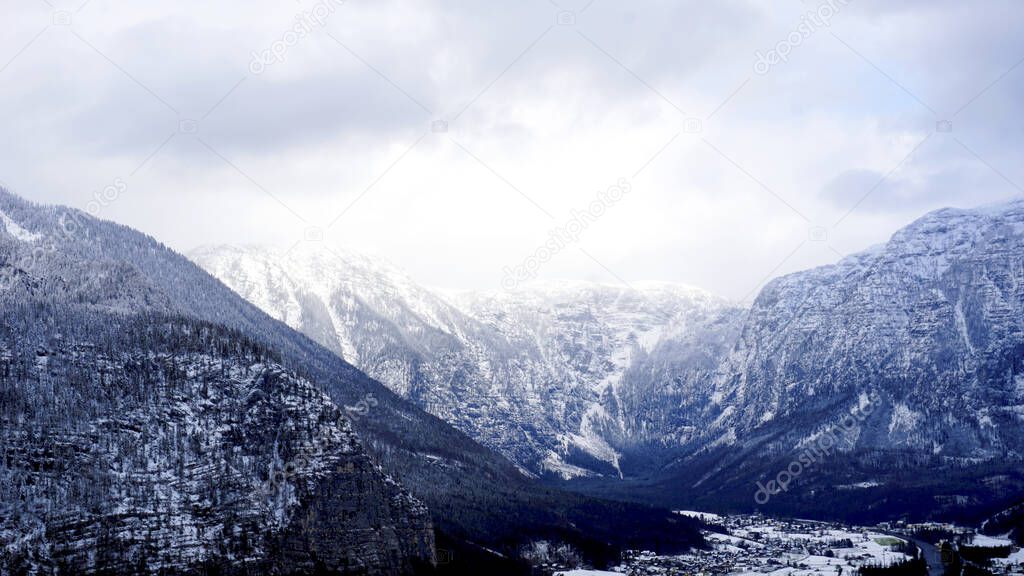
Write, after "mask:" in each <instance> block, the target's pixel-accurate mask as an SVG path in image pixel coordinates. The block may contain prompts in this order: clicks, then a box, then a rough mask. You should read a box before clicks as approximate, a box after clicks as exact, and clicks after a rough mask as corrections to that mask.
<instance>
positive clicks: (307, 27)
mask: <svg viewBox="0 0 1024 576" xmlns="http://www.w3.org/2000/svg"><path fill="white" fill-rule="evenodd" d="M344 3H345V0H321V1H320V2H318V3H317V4H316V6H313V9H312V10H310V11H309V12H306V13H299V14H297V15H296V16H295V24H294V25H292V27H291V28H289V29H288V30H286V31H285V32H284V34H282V35H281V37H280V38H279V39H277V40H275V41H274V42H272V43H271V44H270V47H269V48H265V49H263V50H262V51H260V52H256V51H255V50H254V51H253V52H252V53H251V56H252V60H251V61H249V72H252V73H253V74H257V75H259V74H263V72H264V71H266V69H267V68H268V67H269V66H272V65H274V64H280V63H281V62H284V60H285V58H284V56H285V54H286V53H287V52H288V49H289V48H291V47H292V46H295V45H296V44H298V43H299V40H302V39H303V38H305V37H306V36H309V35H310V34H312V33H313V31H314V30H316V29H317V28H323V26H324V24H325V23H326V22H327V19H328V18H329V17H330V16H331V15H332V14H334V12H335V11H337V9H338V8H339V7H340V6H341V5H342V4H344Z"/></svg>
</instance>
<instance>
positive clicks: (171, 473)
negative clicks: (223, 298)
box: [0, 302, 435, 574]
mask: <svg viewBox="0 0 1024 576" xmlns="http://www.w3.org/2000/svg"><path fill="white" fill-rule="evenodd" d="M3 313H4V317H5V323H4V324H3V327H2V329H0V348H2V349H3V350H4V354H3V355H2V357H0V389H2V390H3V393H2V402H0V405H2V407H3V417H2V420H0V422H2V426H0V436H2V438H3V454H4V458H3V464H2V465H0V549H2V550H3V552H4V554H3V555H2V557H0V572H3V573H12V574H15V573H37V572H36V571H38V573H42V574H51V573H52V574H58V573H59V574H63V573H76V574H110V573H118V574H147V573H171V574H173V573H200V572H203V571H208V570H211V569H212V568H213V567H215V566H216V567H218V568H219V569H220V571H221V572H223V573H239V574H240V573H245V572H246V571H248V572H252V571H258V572H261V573H272V572H274V573H295V572H312V571H314V570H316V569H317V568H318V567H319V568H321V569H330V570H339V569H350V568H353V567H359V569H361V570H363V571H365V572H366V573H371V574H404V573H409V572H410V571H412V570H413V569H414V568H415V567H416V566H417V563H419V565H422V566H426V565H429V564H432V563H434V561H435V555H434V533H433V527H432V525H431V521H430V513H429V511H428V510H427V508H426V507H425V506H424V505H423V504H422V503H420V502H419V501H418V500H416V499H415V498H414V497H412V496H411V495H410V494H409V493H408V492H407V491H405V490H404V489H402V488H401V487H400V486H399V485H398V484H397V483H396V482H395V481H394V480H392V479H391V478H390V477H388V476H386V475H385V474H384V473H383V471H382V470H381V469H380V468H379V467H378V466H376V465H374V464H373V462H372V461H371V460H370V458H369V457H368V456H367V454H366V452H365V450H364V449H363V446H362V444H361V442H360V440H359V438H358V437H357V436H356V434H355V433H354V432H353V431H352V429H351V426H350V425H349V420H348V417H347V416H346V415H345V414H344V413H343V412H342V410H340V409H339V408H338V407H337V406H335V404H334V403H333V402H331V400H330V398H328V397H327V396H326V395H325V394H324V393H323V392H322V391H320V390H318V389H317V388H316V387H315V386H314V385H313V384H312V383H311V382H309V381H307V380H305V379H304V378H301V377H299V376H296V375H295V374H293V373H291V372H289V371H288V370H286V369H284V368H283V367H281V366H280V365H279V364H277V362H276V360H275V359H274V358H273V354H272V353H271V352H270V351H268V350H266V349H263V348H261V347H260V346H259V345H256V344H255V343H253V342H252V341H249V340H247V339H245V338H244V337H243V336H241V335H239V334H237V333H234V332H232V331H229V330H226V329H222V328H218V327H216V326H212V325H204V324H202V323H197V322H194V321H189V320H185V319H182V318H174V317H164V316H160V315H144V316H134V315H131V316H129V315H122V314H110V313H107V312H105V311H97V310H95V309H94V310H83V309H81V308H79V307H77V306H71V307H67V306H62V305H59V304H53V303H50V304H45V303H41V302H36V303H33V304H31V305H28V306H22V307H18V308H15V307H10V306H4V307H3ZM39 323H42V324H45V325H47V326H48V327H49V328H51V329H56V330H59V335H58V333H53V332H50V333H48V334H43V333H42V332H41V331H39V330H38V329H37V328H35V327H34V325H36V324H39Z"/></svg>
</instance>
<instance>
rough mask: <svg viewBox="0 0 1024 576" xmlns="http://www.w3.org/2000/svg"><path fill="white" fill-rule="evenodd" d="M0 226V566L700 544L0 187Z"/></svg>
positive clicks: (689, 527) (592, 551)
mask: <svg viewBox="0 0 1024 576" xmlns="http://www.w3.org/2000/svg"><path fill="white" fill-rule="evenodd" d="M0 214H2V218H0V220H2V228H0V305H2V306H3V316H2V318H3V332H2V334H3V335H4V338H5V339H4V340H3V341H2V343H0V346H2V347H0V360H2V361H0V373H2V374H3V379H2V380H0V399H2V400H3V412H2V413H0V418H2V419H0V423H2V427H0V436H2V437H3V438H4V441H5V458H4V459H3V461H2V464H3V474H2V478H3V486H4V494H5V498H4V501H3V502H4V506H3V508H2V509H0V539H2V540H0V544H2V549H3V553H4V555H3V561H4V562H5V567H11V569H14V567H17V568H19V569H21V568H25V567H29V568H30V569H31V570H39V571H41V572H42V573H56V572H59V571H60V570H61V569H62V568H61V567H62V566H66V565H68V564H73V565H76V566H80V567H81V569H82V570H87V571H94V572H97V573H102V572H110V571H115V572H118V573H149V572H152V571H154V570H156V569H157V568H155V567H157V566H160V567H162V569H163V570H164V571H165V572H167V573H181V572H186V573H187V572H192V571H197V570H204V571H209V570H214V571H219V572H226V573H235V572H246V571H248V572H250V573H251V572H252V571H254V570H255V571H259V572H263V571H270V572H276V573H298V572H303V571H312V570H320V569H321V568H323V569H327V570H336V571H340V572H341V573H361V574H363V573H365V574H398V573H411V572H413V571H422V572H424V573H433V572H435V571H440V572H441V573H463V572H464V571H465V570H472V569H473V567H475V566H489V567H490V568H491V569H492V571H493V572H494V573H496V574H502V573H515V574H518V573H523V572H524V571H526V572H528V571H529V566H528V565H526V564H524V563H523V562H522V561H521V560H519V559H518V554H519V551H520V550H521V549H522V548H524V547H527V546H529V545H531V544H532V543H533V542H536V541H550V542H556V543H565V544H568V545H570V546H572V547H573V548H574V549H575V550H577V551H578V552H579V553H580V554H581V556H582V557H584V558H586V559H587V561H589V562H592V563H594V564H601V563H602V562H610V561H614V560H615V559H617V551H618V550H620V549H622V548H624V547H626V546H627V545H644V546H656V547H658V548H660V549H664V550H666V551H670V550H682V549H686V548H688V547H690V546H694V545H700V543H701V537H700V534H699V533H698V532H697V530H696V528H695V526H696V523H695V522H692V521H689V520H687V519H683V518H680V517H678V516H676V515H673V514H670V513H669V512H667V511H665V510H658V509H652V508H649V507H646V506H638V505H631V504H622V503H616V502H607V501H603V500H599V499H594V498H589V497H585V496H580V495H576V494H571V493H565V492H562V491H559V490H554V489H551V488H548V487H545V486H541V485H540V484H538V483H537V482H535V481H533V480H531V479H530V478H528V477H526V476H524V475H523V474H521V473H520V471H519V469H517V467H516V466H515V465H513V464H512V463H511V462H509V461H508V460H506V459H505V458H503V457H501V456H500V455H498V454H496V453H494V452H492V451H490V450H488V449H487V448H485V447H483V446H481V445H480V444H478V443H476V442H474V441H473V440H471V439H470V438H468V437H467V436H465V435H464V434H462V433H460V432H458V431H456V430H455V429H453V428H451V427H450V426H448V425H447V424H445V423H444V422H443V421H441V420H439V419H437V418H435V417H433V416H431V415H429V414H427V413H425V412H424V411H422V410H421V409H419V408H417V407H416V406H415V405H413V404H411V403H409V402H408V401H406V400H403V399H402V398H400V397H399V396H397V395H395V394H394V393H392V392H391V391H390V390H389V389H388V388H386V387H385V386H383V385H381V384H380V383H378V382H377V381H375V380H373V379H371V378H369V377H367V376H366V375H365V374H363V373H362V372H361V371H359V370H358V369H356V368H355V367H353V366H351V365H350V364H348V363H346V362H344V361H343V360H342V359H341V358H340V357H339V356H338V355H337V354H335V353H333V352H331V351H330V350H328V349H326V348H323V347H322V346H320V345H318V344H316V343H315V342H314V341H312V340H310V339H309V338H307V337H305V336H303V335H301V334H299V333H297V332H295V331H293V330H292V329H290V328H289V327H288V326H286V325H285V324H284V323H281V322H278V321H276V320H274V319H272V318H270V317H269V316H267V315H266V314H265V313H263V312H262V311H260V310H259V309H258V308H256V307H255V306H253V305H252V304H250V303H248V302H246V301H245V300H243V299H242V298H240V297H239V296H238V295H236V294H235V293H234V292H232V291H231V290H230V289H228V288H227V287H225V286H224V285H223V284H221V283H220V282H218V281H217V280H216V279H214V278H213V277H211V276H210V275H208V274H207V273H205V272H203V271H202V270H201V269H200V268H198V267H197V266H195V265H194V264H193V263H192V262H190V261H189V260H187V259H186V258H184V257H183V256H181V255H179V254H177V253H175V252H173V251H172V250H170V249H168V248H167V247H165V246H163V245H161V244H160V243H158V242H157V241H155V240H153V239H152V238H149V237H147V236H145V235H143V234H141V233H139V232H136V231H134V230H132V229H130V228H127V227H125V226H120V225H117V224H113V223H110V222H104V221H101V220H98V219H95V218H92V217H90V216H88V215H86V214H84V213H82V212H78V211H75V210H71V209H65V208H61V207H48V206H39V205H35V204H32V203H30V202H26V201H24V200H22V199H20V198H18V197H16V196H14V195H12V194H9V193H7V192H6V191H0ZM268 482H269V484H268ZM623 526H628V527H629V528H628V529H626V530H623V529H622V527H623ZM76 543H78V544H76ZM85 554H92V556H89V557H85V556H83V555H85ZM97 554H100V555H99V556H97ZM467 563H469V564H467Z"/></svg>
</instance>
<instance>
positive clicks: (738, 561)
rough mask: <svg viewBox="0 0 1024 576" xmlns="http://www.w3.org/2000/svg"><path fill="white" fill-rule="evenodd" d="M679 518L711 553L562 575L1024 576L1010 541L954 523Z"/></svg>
mask: <svg viewBox="0 0 1024 576" xmlns="http://www.w3.org/2000/svg"><path fill="white" fill-rule="evenodd" d="M679 514H682V515H686V516H691V517H695V518H698V519H700V520H701V521H702V522H704V523H705V525H706V528H705V530H704V537H705V539H706V540H707V543H708V549H705V550H695V551H693V552H690V553H688V554H682V555H678V556H658V555H656V554H654V553H653V552H648V551H631V552H629V553H627V554H626V555H625V557H624V558H623V562H622V564H621V565H619V566H616V567H614V568H611V569H609V570H608V571H598V570H581V569H576V570H568V571H562V572H558V571H556V572H554V573H555V574H564V575H565V576H605V575H607V576H613V575H615V576H622V575H626V576H649V575H651V576H677V575H678V576H683V575H698V574H699V575H743V576H754V575H771V576H812V575H828V576H856V575H863V576H881V575H886V574H893V575H895V574H921V575H926V576H939V575H944V574H1024V550H1022V549H1021V548H1020V547H1018V546H1016V545H1015V544H1014V543H1013V542H1012V541H1011V540H1010V539H1009V538H1005V537H993V536H986V535H982V534H976V533H975V531H974V530H973V529H970V528H964V527H960V526H955V525H952V524H937V523H928V524H906V523H902V522H899V523H883V524H880V525H877V526H872V527H850V526H845V525H843V524H840V523H835V522H818V521H811V520H795V519H776V518H769V517H765V516H761V515H731V516H720V515H717V514H710V513H704V512H691V511H680V512H679Z"/></svg>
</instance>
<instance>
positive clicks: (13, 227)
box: [0, 210, 43, 243]
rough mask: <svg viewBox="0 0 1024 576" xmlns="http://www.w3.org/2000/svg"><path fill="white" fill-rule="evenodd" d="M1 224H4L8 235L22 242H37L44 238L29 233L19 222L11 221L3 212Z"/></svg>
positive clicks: (0, 213)
mask: <svg viewBox="0 0 1024 576" xmlns="http://www.w3.org/2000/svg"><path fill="white" fill-rule="evenodd" d="M0 222H3V223H4V228H5V229H6V230H7V233H8V234H10V235H11V236H13V237H14V239H15V240H20V241H22V242H29V243H31V242H36V241H38V240H39V239H40V238H42V237H43V235H42V234H36V233H35V232H29V231H28V230H26V229H24V228H22V227H21V225H19V224H18V223H17V222H15V221H14V220H12V219H11V217H10V216H8V215H7V213H5V212H4V211H3V210H0Z"/></svg>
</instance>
